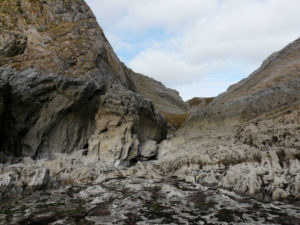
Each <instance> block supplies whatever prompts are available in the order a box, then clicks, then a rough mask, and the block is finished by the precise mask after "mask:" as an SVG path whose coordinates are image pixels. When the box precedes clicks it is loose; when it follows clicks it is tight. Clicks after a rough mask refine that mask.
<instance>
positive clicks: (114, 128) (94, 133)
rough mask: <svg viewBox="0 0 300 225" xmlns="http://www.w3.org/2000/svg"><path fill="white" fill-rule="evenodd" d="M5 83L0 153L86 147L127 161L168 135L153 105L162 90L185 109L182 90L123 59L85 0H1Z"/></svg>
mask: <svg viewBox="0 0 300 225" xmlns="http://www.w3.org/2000/svg"><path fill="white" fill-rule="evenodd" d="M140 79H143V80H147V81H146V82H140ZM0 81H1V86H0V97H1V99H0V100H1V102H0V103H1V108H0V109H1V110H0V112H1V114H0V115H1V121H2V122H1V137H0V141H1V150H0V152H1V153H0V155H2V156H3V153H5V155H11V156H12V157H15V156H18V157H24V156H30V157H33V158H41V157H50V156H51V154H52V153H54V152H56V153H59V152H60V153H71V152H73V151H76V150H78V149H89V154H91V155H96V156H95V158H96V159H97V160H98V159H99V160H102V161H105V162H108V163H117V164H120V163H122V162H124V163H125V164H128V163H130V162H131V161H134V160H136V159H138V157H139V156H138V155H139V152H138V151H139V150H138V149H139V145H140V144H143V143H144V142H147V141H148V140H154V141H157V142H160V141H161V140H162V139H163V138H164V137H165V136H166V132H167V127H166V122H165V119H164V117H163V116H162V115H161V114H160V112H159V111H158V110H157V109H156V107H155V106H159V109H160V110H161V109H162V107H161V105H159V104H161V103H160V100H162V99H163V97H164V96H167V98H166V100H164V102H163V104H166V107H165V108H168V112H171V113H175V114H176V113H178V112H180V113H181V112H182V111H184V110H185V106H184V103H183V101H182V100H181V98H180V97H179V95H178V93H176V92H175V91H171V90H169V89H167V88H165V87H164V86H163V85H161V84H159V83H157V82H154V81H152V80H151V79H150V78H147V77H145V76H143V75H137V74H135V73H134V72H133V71H131V70H130V69H128V68H127V67H126V66H125V65H124V64H123V63H122V62H120V60H119V59H118V57H117V56H116V54H115V53H114V51H113V49H112V47H111V46H110V44H109V42H108V41H107V39H106V37H105V35H104V33H103V31H102V29H101V28H100V27H99V25H98V23H97V21H96V18H95V16H94V15H93V13H92V11H91V10H90V8H89V7H88V5H87V4H86V3H85V2H84V1H83V0H76V1H71V0H67V1H61V0H45V1H32V0H14V1H8V0H3V1H1V2H0ZM150 81H151V82H150ZM142 83H143V84H142ZM142 85H144V86H143V87H144V88H141V86H142ZM145 85H146V86H151V87H145ZM150 89H159V90H160V92H158V93H155V92H152V93H151V95H148V94H147V91H146V90H150ZM161 93H163V94H164V96H163V97H162V96H160V95H161ZM141 94H142V95H143V94H145V96H146V97H144V96H142V95H141ZM151 100H153V101H154V104H155V106H154V105H153V103H152V102H151ZM161 112H164V110H161ZM100 143H101V144H100ZM0 158H2V160H7V158H5V157H0ZM125 164H124V165H125Z"/></svg>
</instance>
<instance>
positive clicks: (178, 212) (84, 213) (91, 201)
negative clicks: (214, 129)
mask: <svg viewBox="0 0 300 225" xmlns="http://www.w3.org/2000/svg"><path fill="white" fill-rule="evenodd" d="M299 207H300V202H299V201H298V202H297V201H295V202H292V203H291V202H290V203H285V202H260V201H257V200H255V199H252V198H248V197H242V196H240V195H237V194H234V193H233V192H229V191H225V190H216V189H213V188H208V187H204V186H201V185H199V184H191V183H186V182H183V181H179V180H177V179H173V178H162V179H142V178H127V179H120V178H119V179H118V178H117V179H108V180H105V181H103V182H101V183H98V184H94V185H72V186H67V187H65V188H63V189H60V190H52V191H46V190H44V191H36V192H35V193H34V194H32V195H27V196H26V195H23V196H20V197H15V198H12V199H6V200H2V202H1V206H0V224H3V225H4V224H5V225H8V224H11V225H12V224H20V225H25V224H53V225H54V224H57V225H60V224H61V225H62V224H64V225H67V224H76V225H77V224H128V225H129V224H220V225H221V224H249V225H255V224H257V225H258V224H290V225H293V224H294V225H297V224H299V223H300V210H299V209H300V208H299Z"/></svg>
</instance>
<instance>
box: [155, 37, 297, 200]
mask: <svg viewBox="0 0 300 225" xmlns="http://www.w3.org/2000/svg"><path fill="white" fill-rule="evenodd" d="M299 66H300V39H298V40H296V41H294V42H293V43H291V44H289V45H288V46H287V47H285V48H284V49H283V50H281V51H279V52H277V53H274V54H273V55H272V56H270V57H269V58H268V59H266V60H265V61H264V63H263V64H262V66H261V67H260V68H259V69H258V70H257V71H255V72H254V73H252V74H251V75H250V76H249V77H248V78H246V79H244V80H242V81H241V82H239V83H238V84H235V85H233V86H231V87H230V88H229V89H228V90H227V91H226V92H225V93H223V94H221V95H219V96H218V97H216V98H215V99H214V100H212V101H211V102H210V103H209V104H208V105H207V106H205V107H204V108H201V110H198V111H194V112H193V113H192V115H191V116H190V117H189V119H188V120H187V122H186V123H185V124H184V126H183V127H182V128H181V129H180V130H179V131H178V132H177V134H176V136H175V137H174V138H173V139H171V140H167V141H164V142H163V143H161V144H160V148H159V152H158V159H159V161H161V163H160V166H161V170H163V171H165V173H166V174H174V175H175V176H177V177H181V178H182V179H186V181H192V182H198V183H203V184H206V185H213V186H217V187H219V188H226V189H230V190H233V191H235V192H238V193H241V194H244V195H250V196H255V197H257V198H259V199H264V200H269V199H276V200H278V199H289V198H291V199H293V198H296V199H298V198H299V197H300V195H299V190H300V186H299V185H300V182H299V181H300V180H299V179H300V177H299V176H298V174H299V171H300V158H299V153H300V152H299V150H300V148H299V144H298V142H299V141H298V140H300V134H299V124H300V121H299V118H300V105H299V101H300V95H299V93H300V92H299V90H300V72H299V69H298V68H299Z"/></svg>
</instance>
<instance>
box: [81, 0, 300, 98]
mask: <svg viewBox="0 0 300 225" xmlns="http://www.w3.org/2000/svg"><path fill="white" fill-rule="evenodd" d="M86 2H87V3H88V4H89V6H90V7H91V9H92V10H93V12H94V14H95V16H96V17H97V21H98V22H99V24H100V26H101V27H102V28H103V30H104V33H105V35H106V37H107V39H108V40H109V42H110V43H111V45H112V47H113V48H114V50H115V52H116V53H117V55H118V57H119V58H120V59H121V61H123V62H124V63H125V64H126V65H127V66H128V67H130V68H131V69H133V70H134V71H135V72H138V73H142V74H145V75H147V76H149V77H153V78H154V79H156V80H158V81H160V82H162V83H163V84H164V85H165V86H167V87H169V88H173V89H176V90H178V91H179V93H180V95H181V97H182V98H183V99H184V100H188V99H190V98H193V97H212V96H217V95H218V94H220V93H222V92H224V91H226V89H227V88H228V87H229V86H230V85H232V84H234V83H236V82H238V81H240V80H241V79H243V78H246V77H247V76H248V75H249V74H250V73H251V72H253V71H254V70H256V69H257V68H258V67H259V66H260V65H261V63H262V61H263V60H264V59H265V58H266V57H268V56H269V55H270V54H272V53H273V52H275V51H279V50H280V49H282V48H283V47H284V46H286V45H287V44H289V43H290V42H292V41H294V40H296V39H297V38H298V37H300V26H299V24H300V13H299V12H300V0H86Z"/></svg>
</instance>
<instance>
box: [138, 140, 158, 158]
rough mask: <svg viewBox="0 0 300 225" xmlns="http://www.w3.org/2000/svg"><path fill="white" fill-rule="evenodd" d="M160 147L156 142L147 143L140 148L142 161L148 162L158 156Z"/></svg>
mask: <svg viewBox="0 0 300 225" xmlns="http://www.w3.org/2000/svg"><path fill="white" fill-rule="evenodd" d="M157 150H158V145H157V143H156V141H147V142H145V143H143V144H142V145H141V146H140V148H139V153H140V157H141V160H143V161H146V160H149V159H151V158H153V157H155V156H156V154H157Z"/></svg>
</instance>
